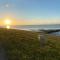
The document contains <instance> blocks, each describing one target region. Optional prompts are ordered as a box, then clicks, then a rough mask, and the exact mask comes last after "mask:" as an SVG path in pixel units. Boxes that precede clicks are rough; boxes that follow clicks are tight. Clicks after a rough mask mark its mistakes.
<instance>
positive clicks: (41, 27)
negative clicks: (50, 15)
mask: <svg viewBox="0 0 60 60" xmlns="http://www.w3.org/2000/svg"><path fill="white" fill-rule="evenodd" d="M12 28H15V29H20V30H54V29H60V24H53V25H16V26H12Z"/></svg>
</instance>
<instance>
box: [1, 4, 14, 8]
mask: <svg viewBox="0 0 60 60" xmlns="http://www.w3.org/2000/svg"><path fill="white" fill-rule="evenodd" d="M0 7H1V8H12V7H15V5H13V4H2V5H0Z"/></svg>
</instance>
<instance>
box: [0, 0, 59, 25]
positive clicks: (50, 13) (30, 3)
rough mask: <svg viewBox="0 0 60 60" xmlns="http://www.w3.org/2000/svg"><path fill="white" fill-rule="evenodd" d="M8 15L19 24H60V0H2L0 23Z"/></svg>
mask: <svg viewBox="0 0 60 60" xmlns="http://www.w3.org/2000/svg"><path fill="white" fill-rule="evenodd" d="M6 17H9V19H11V20H12V21H14V22H15V23H13V24H17V25H36V24H37V25H39V24H60V0H0V24H2V20H4V19H5V18H6Z"/></svg>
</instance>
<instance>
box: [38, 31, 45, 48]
mask: <svg viewBox="0 0 60 60" xmlns="http://www.w3.org/2000/svg"><path fill="white" fill-rule="evenodd" d="M45 35H46V34H45V32H44V31H40V32H39V35H38V39H39V41H40V46H41V47H44V46H45V42H46V39H45Z"/></svg>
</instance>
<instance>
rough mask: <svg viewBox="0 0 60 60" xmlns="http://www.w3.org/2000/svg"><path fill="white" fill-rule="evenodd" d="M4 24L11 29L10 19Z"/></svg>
mask: <svg viewBox="0 0 60 60" xmlns="http://www.w3.org/2000/svg"><path fill="white" fill-rule="evenodd" d="M4 24H5V26H6V28H7V29H10V28H11V27H10V26H11V20H10V19H6V20H5V21H4Z"/></svg>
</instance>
